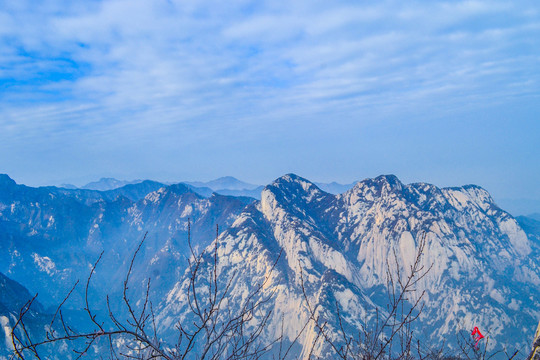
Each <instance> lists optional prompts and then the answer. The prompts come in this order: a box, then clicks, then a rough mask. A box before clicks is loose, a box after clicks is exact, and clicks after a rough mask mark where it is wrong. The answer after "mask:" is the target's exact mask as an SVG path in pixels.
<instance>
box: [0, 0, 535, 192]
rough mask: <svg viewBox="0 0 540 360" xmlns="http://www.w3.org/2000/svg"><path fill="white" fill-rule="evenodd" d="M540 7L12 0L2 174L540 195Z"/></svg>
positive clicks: (1, 114)
mask: <svg viewBox="0 0 540 360" xmlns="http://www.w3.org/2000/svg"><path fill="white" fill-rule="evenodd" d="M539 144H540V4H539V3H538V1H537V0H531V1H521V0H520V1H513V2H510V1H497V0H489V1H455V0H453V1H446V2H444V1H386V0H382V1H351V2H339V1H313V0H309V1H295V0H292V1H291V0H287V1H279V0H271V1H261V0H257V1H205V0H196V1H190V0H188V1H186V0H182V1H173V0H171V1H165V0H152V1H150V0H110V1H97V0H85V1H67V0H66V1H63V0H45V1H39V2H38V1H30V0H16V1H7V0H0V172H4V173H7V174H9V175H10V176H11V177H12V178H14V179H15V180H16V181H17V182H19V183H26V184H29V185H40V184H58V183H62V182H71V183H75V184H76V185H81V184H83V183H86V182H88V181H90V180H94V179H97V178H99V177H101V176H112V177H116V178H120V179H135V178H152V179H156V180H169V181H174V180H177V181H178V180H195V179H198V180H209V179H212V178H216V177H219V176H223V175H233V176H236V177H238V178H241V179H243V180H245V181H248V182H252V183H268V182H269V181H271V180H273V179H274V178H276V177H279V176H281V175H283V174H285V173H288V172H294V173H297V174H299V175H301V176H304V177H307V178H308V179H311V180H314V181H332V180H335V181H338V182H342V183H345V182H352V181H354V180H361V179H363V178H366V177H373V176H377V175H379V174H383V173H384V174H390V173H391V174H395V175H397V176H398V177H400V179H401V180H402V181H404V182H415V181H425V182H431V183H434V184H436V185H439V186H452V185H456V186H457V185H463V184H468V183H475V184H478V185H481V186H483V187H485V188H487V189H488V190H490V191H491V192H492V194H494V196H497V197H507V198H530V199H531V198H532V199H540V186H539V184H540V161H539V157H540V145H539Z"/></svg>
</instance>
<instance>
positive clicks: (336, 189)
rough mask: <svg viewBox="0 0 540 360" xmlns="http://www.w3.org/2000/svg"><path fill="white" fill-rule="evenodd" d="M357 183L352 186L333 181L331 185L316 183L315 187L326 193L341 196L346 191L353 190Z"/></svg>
mask: <svg viewBox="0 0 540 360" xmlns="http://www.w3.org/2000/svg"><path fill="white" fill-rule="evenodd" d="M354 184H355V183H351V184H338V183H337V182H335V181H333V182H331V183H319V182H316V183H315V185H317V186H318V187H319V189H321V190H322V191H326V192H327V193H330V194H334V195H339V194H343V193H344V192H345V191H347V190H349V189H351V188H352V187H353V186H354Z"/></svg>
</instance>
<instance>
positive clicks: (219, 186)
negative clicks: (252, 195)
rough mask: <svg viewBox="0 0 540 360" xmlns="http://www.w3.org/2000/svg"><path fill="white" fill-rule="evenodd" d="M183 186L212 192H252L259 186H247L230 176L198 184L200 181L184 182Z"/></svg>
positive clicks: (247, 184)
mask: <svg viewBox="0 0 540 360" xmlns="http://www.w3.org/2000/svg"><path fill="white" fill-rule="evenodd" d="M184 183H185V184H188V185H193V186H196V187H208V188H210V189H212V190H214V191H216V190H253V189H255V188H257V187H259V185H254V184H249V183H246V182H243V181H241V180H238V179H236V178H234V177H232V176H224V177H220V178H218V179H215V180H212V181H207V182H200V181H191V182H189V181H184Z"/></svg>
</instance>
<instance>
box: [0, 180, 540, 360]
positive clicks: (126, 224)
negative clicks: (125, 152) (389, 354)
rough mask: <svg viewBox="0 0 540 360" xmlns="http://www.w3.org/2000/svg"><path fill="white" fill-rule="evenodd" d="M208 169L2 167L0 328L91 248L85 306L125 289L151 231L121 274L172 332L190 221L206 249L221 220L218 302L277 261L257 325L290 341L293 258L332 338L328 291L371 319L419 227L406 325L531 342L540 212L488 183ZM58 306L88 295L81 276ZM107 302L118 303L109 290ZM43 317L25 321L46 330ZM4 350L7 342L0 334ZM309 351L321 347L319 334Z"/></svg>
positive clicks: (349, 313) (351, 318)
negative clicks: (79, 177)
mask: <svg viewBox="0 0 540 360" xmlns="http://www.w3.org/2000/svg"><path fill="white" fill-rule="evenodd" d="M218 180H219V181H218ZM218 180H216V181H215V182H214V183H190V184H172V185H166V184H162V183H159V182H154V181H148V180H146V181H140V182H136V183H131V184H126V185H124V186H121V187H117V188H114V189H108V190H101V191H100V190H93V189H67V188H59V187H39V188H33V187H27V186H24V185H18V184H16V183H15V181H13V180H12V179H11V178H9V176H7V175H0V272H1V273H2V274H0V288H1V289H2V291H1V292H0V320H1V321H2V326H4V327H6V326H7V327H9V326H10V324H11V326H12V325H13V319H14V316H16V315H15V314H16V309H17V308H19V307H20V305H21V303H24V302H25V301H26V300H27V299H28V298H29V296H30V295H31V294H34V293H36V292H38V293H39V294H40V295H39V297H38V300H39V302H40V303H41V304H43V305H36V306H37V307H36V309H35V314H36V315H35V316H37V317H46V316H47V315H46V314H48V313H51V312H52V309H53V308H51V307H54V305H57V304H58V303H59V302H60V301H61V300H62V299H63V298H64V296H65V295H66V293H67V292H68V291H69V289H70V288H71V286H72V284H73V283H74V282H75V281H76V280H77V279H80V280H85V279H86V277H87V276H88V273H89V269H90V267H91V266H92V264H93V263H94V262H95V260H96V259H97V257H98V256H99V254H100V253H101V252H102V251H104V255H103V258H102V261H101V263H100V264H99V266H98V268H97V270H96V274H95V276H94V278H93V282H92V287H91V289H90V291H91V301H92V306H93V307H95V308H96V309H104V308H106V306H105V304H104V294H109V295H111V298H113V299H114V298H118V296H120V295H121V290H122V289H121V287H122V281H123V278H124V276H125V273H126V271H127V267H128V265H129V261H130V259H131V256H132V254H133V252H134V250H135V248H136V247H137V246H138V244H139V242H140V240H141V239H142V237H143V236H144V234H145V233H148V236H147V240H146V241H145V243H144V245H143V247H142V249H141V253H140V254H139V256H138V257H137V259H136V262H135V267H134V272H133V275H132V280H133V283H134V284H143V283H144V281H145V279H147V278H148V277H150V278H151V279H152V287H151V293H150V296H151V298H152V299H153V300H154V302H155V304H156V305H155V311H156V316H157V317H158V319H159V324H160V331H161V334H162V335H163V337H164V338H170V339H172V338H174V336H175V334H176V330H175V324H176V322H177V321H179V320H181V319H185V318H186V316H187V315H186V313H187V312H189V310H188V307H187V304H186V302H185V299H186V297H185V296H184V295H185V286H186V284H187V281H188V278H187V276H188V275H189V274H187V273H186V269H187V267H188V260H187V259H188V257H189V256H190V255H189V254H190V250H189V249H190V244H188V242H187V238H188V219H189V224H190V226H189V227H190V233H191V247H192V248H194V249H195V250H196V251H202V250H203V249H205V248H207V249H208V251H210V250H211V249H213V246H214V244H213V241H214V239H215V237H216V228H215V226H216V225H219V226H220V231H219V233H220V235H219V239H218V250H219V256H218V259H219V277H220V279H222V280H223V279H228V278H229V277H230V276H233V274H236V275H234V276H235V281H234V282H233V283H232V285H231V288H230V291H231V293H230V299H229V301H228V304H229V305H228V306H229V308H230V309H232V310H233V311H234V309H235V306H238V304H240V303H241V300H242V299H243V298H244V297H245V294H246V291H249V289H251V288H252V287H253V286H254V284H257V283H260V281H262V279H264V278H265V276H267V274H269V271H270V269H273V270H272V271H271V272H270V273H271V274H272V277H271V279H270V281H269V283H268V284H267V285H265V291H264V292H263V293H262V294H261V295H262V296H268V299H269V300H268V301H267V302H266V303H265V309H266V310H268V311H269V310H271V311H272V314H274V316H273V317H272V319H271V322H270V326H269V328H268V329H269V330H267V331H266V332H265V333H264V336H266V337H267V338H268V339H271V338H272V337H275V336H276V331H277V329H281V326H282V325H281V323H280V322H281V321H282V320H283V319H285V320H286V323H285V324H284V329H285V337H286V341H292V340H293V339H294V338H295V337H296V335H297V334H298V332H299V331H300V328H301V327H302V326H303V324H305V323H306V321H307V316H308V315H307V313H306V310H305V309H306V308H305V304H304V294H303V292H302V289H301V284H300V282H301V281H300V271H302V273H303V279H304V281H305V284H304V285H305V290H306V294H307V296H308V299H309V301H310V302H311V303H312V304H313V305H314V306H317V309H318V312H319V314H320V315H321V317H322V318H323V319H324V320H325V321H326V322H327V324H328V328H329V329H330V330H331V331H334V332H335V334H336V336H337V332H336V331H338V326H339V324H337V323H336V316H335V314H336V304H337V306H339V307H340V309H341V312H342V314H343V319H344V323H343V324H342V326H345V327H346V328H347V329H358V326H361V325H362V324H364V325H365V322H369V321H371V320H373V314H374V311H375V310H374V309H375V308H378V309H382V310H384V308H385V304H386V301H387V293H386V286H385V285H386V281H387V278H386V274H387V264H388V263H393V261H394V255H393V254H394V253H395V254H396V259H397V260H398V263H397V266H399V267H400V268H401V270H402V272H406V271H407V269H408V267H409V266H410V262H411V257H412V256H413V255H414V252H415V251H416V249H417V247H418V244H419V241H420V238H421V237H422V236H423V235H422V234H424V233H425V234H426V235H425V236H426V239H427V246H426V248H425V250H424V256H423V264H424V265H425V266H427V267H428V266H431V265H433V268H432V270H431V271H430V272H429V273H428V275H427V276H426V277H425V278H424V279H423V280H422V281H421V282H420V283H419V290H420V291H422V290H425V291H426V297H425V308H424V311H423V313H422V315H421V317H420V319H419V322H418V328H416V334H417V337H418V339H422V340H423V341H426V342H429V343H430V344H432V345H433V346H436V345H438V344H442V343H443V342H444V343H445V344H446V346H448V347H449V348H452V346H454V347H455V337H456V334H457V333H459V331H461V330H462V329H469V328H471V327H472V326H480V327H481V328H482V329H485V330H486V331H487V332H488V333H489V335H490V344H492V346H501V344H509V345H516V346H526V345H528V344H526V343H527V341H528V340H529V339H527V338H526V337H524V334H529V333H530V332H531V329H532V328H533V327H535V326H536V323H537V321H538V319H539V317H540V311H539V310H538V309H540V301H539V299H540V290H539V288H540V265H539V263H538V259H539V255H540V221H538V220H537V219H534V218H531V217H518V218H517V219H515V218H513V217H512V216H511V215H510V214H509V213H507V212H505V211H504V210H502V209H501V208H499V207H498V206H497V204H496V203H495V202H494V201H493V199H492V198H491V196H490V195H489V193H487V191H485V190H484V189H482V188H480V187H478V186H475V185H467V186H463V187H456V188H437V187H435V186H433V185H430V184H425V183H416V184H408V185H406V184H403V183H401V182H400V181H399V179H397V178H396V177H395V176H391V175H387V176H379V177H377V178H374V179H366V180H363V181H360V182H358V183H356V184H354V186H351V187H350V188H349V189H348V190H344V189H345V187H349V186H348V185H339V184H333V185H332V184H327V185H328V186H329V187H331V188H332V189H334V191H335V192H336V193H337V194H332V193H329V192H326V191H323V190H322V189H321V188H322V187H324V186H323V185H324V184H323V185H321V186H320V187H319V186H317V184H314V183H312V182H310V181H308V180H306V179H304V178H301V177H299V176H296V175H294V174H289V175H285V176H283V177H280V178H278V179H276V180H275V181H274V182H272V183H271V184H269V185H267V186H265V187H263V188H262V189H261V191H260V193H259V196H258V198H260V200H255V199H254V198H252V197H243V196H227V195H221V194H217V193H214V191H213V189H211V188H210V187H209V186H208V185H210V186H214V187H216V186H217V187H219V186H224V185H227V186H230V187H231V189H228V190H229V191H244V190H247V191H258V190H257V189H258V187H257V186H256V185H253V184H251V185H250V184H247V183H243V182H240V181H238V180H236V179H234V178H223V179H218ZM107 183H109V184H118V183H116V182H114V181H107ZM111 186H112V185H111ZM246 186H248V187H246ZM253 186H254V188H253ZM239 187H240V188H242V189H240V190H239ZM201 189H202V190H201ZM341 190H344V191H341ZM280 254H281V255H280ZM276 260H278V262H277V263H276V265H275V267H274V263H275V261H276ZM25 288H26V289H28V290H26V289H25ZM135 289H137V287H135ZM135 293H137V292H135ZM66 306H68V307H69V308H71V309H74V310H76V309H80V308H82V307H83V306H84V301H83V289H82V288H80V287H79V288H78V290H76V291H75V293H74V295H73V298H72V299H71V300H70V302H69V303H68V304H66ZM113 310H114V311H119V312H120V311H121V309H120V308H119V307H118V306H117V305H115V304H113ZM370 319H371V320H370ZM40 321H41V320H40ZM40 321H36V324H37V325H36V329H35V330H36V331H38V330H39V328H43V324H42V323H41V322H40ZM332 329H333V330H332ZM315 331H316V329H314V328H313V327H308V328H307V330H305V331H304V332H303V333H302V334H301V336H300V337H299V339H298V346H297V347H295V350H294V352H295V354H296V355H301V356H303V357H304V358H305V357H306V356H307V355H306V354H305V353H303V351H304V350H305V348H306V346H307V344H309V342H310V341H311V340H312V339H313V336H315ZM351 331H352V330H351ZM176 335H177V334H176ZM509 339H512V340H511V341H509ZM1 344H6V345H5V346H6V347H4V348H2V346H3V345H1ZM0 349H2V350H1V351H3V352H4V353H7V352H8V351H9V349H8V345H7V343H6V342H2V341H1V339H0ZM316 351H317V354H319V355H320V356H322V357H324V358H330V357H331V356H330V350H329V349H328V347H327V346H326V347H325V346H320V347H318V348H317V349H316ZM0 356H2V353H1V352H0Z"/></svg>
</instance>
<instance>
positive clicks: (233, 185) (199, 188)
mask: <svg viewBox="0 0 540 360" xmlns="http://www.w3.org/2000/svg"><path fill="white" fill-rule="evenodd" d="M146 181H150V180H146ZM141 182H143V180H133V181H127V180H117V179H114V178H101V179H99V180H98V181H93V182H90V183H88V184H86V185H84V186H82V187H80V188H78V187H77V186H75V185H72V184H62V185H60V186H59V187H61V188H65V189H70V190H74V189H85V190H98V191H111V190H115V189H118V188H121V187H124V186H126V185H133V184H138V183H141ZM154 183H158V182H154ZM181 183H182V184H186V185H188V186H189V187H190V188H191V189H192V190H193V191H195V192H196V193H198V194H200V195H202V196H210V195H211V194H212V193H213V192H216V193H218V194H221V195H231V196H249V197H252V198H254V199H258V200H260V195H261V191H262V190H263V188H264V186H262V185H255V184H249V183H246V182H244V181H241V180H238V179H236V178H234V177H232V176H224V177H220V178H218V179H215V180H211V181H207V182H203V181H183V182H181ZM158 184H160V185H162V186H164V185H171V183H158ZM316 185H317V186H318V187H319V188H320V189H321V190H323V191H326V192H329V193H331V194H336V195H337V194H341V193H343V192H345V191H347V190H349V189H350V188H352V187H353V186H354V183H353V184H339V183H337V182H331V183H316Z"/></svg>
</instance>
